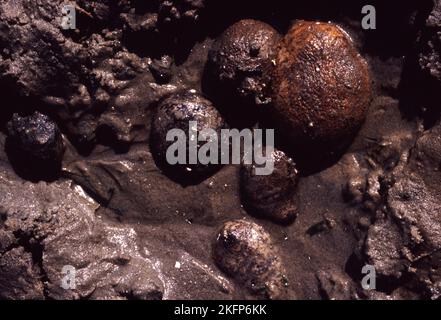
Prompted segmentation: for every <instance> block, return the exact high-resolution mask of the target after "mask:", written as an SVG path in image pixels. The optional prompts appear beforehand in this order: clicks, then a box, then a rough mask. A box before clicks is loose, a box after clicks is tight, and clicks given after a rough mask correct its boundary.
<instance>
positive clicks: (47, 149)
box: [7, 112, 64, 180]
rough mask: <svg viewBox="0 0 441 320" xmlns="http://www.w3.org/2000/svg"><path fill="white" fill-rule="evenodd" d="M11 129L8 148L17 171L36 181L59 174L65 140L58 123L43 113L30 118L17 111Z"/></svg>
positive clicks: (10, 124)
mask: <svg viewBox="0 0 441 320" xmlns="http://www.w3.org/2000/svg"><path fill="white" fill-rule="evenodd" d="M7 129H8V133H9V137H8V141H7V143H8V145H7V149H8V151H9V156H10V158H11V160H12V161H11V162H12V163H14V164H15V165H16V170H18V171H19V172H22V174H24V175H25V176H27V177H32V176H33V177H32V178H34V179H36V180H38V179H44V178H50V177H56V176H57V174H58V173H59V171H60V168H61V160H62V158H63V153H64V143H63V138H62V135H61V133H60V130H59V128H58V126H57V124H56V123H55V122H53V121H52V120H51V119H50V118H49V117H48V116H46V115H43V114H41V113H39V112H35V113H34V114H33V115H31V116H29V117H20V116H19V115H18V114H14V116H13V117H12V120H11V121H10V122H8V125H7Z"/></svg>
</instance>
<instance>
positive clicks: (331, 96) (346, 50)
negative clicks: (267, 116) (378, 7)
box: [273, 21, 371, 149]
mask: <svg viewBox="0 0 441 320" xmlns="http://www.w3.org/2000/svg"><path fill="white" fill-rule="evenodd" d="M275 62H276V68H275V72H274V77H273V91H274V96H273V98H274V109H273V111H274V113H275V117H276V119H277V121H276V123H277V127H278V129H279V132H280V133H281V134H283V135H285V136H286V137H288V138H289V140H290V144H291V145H295V146H302V147H305V146H306V147H307V148H310V147H314V146H320V147H324V148H325V149H328V148H329V149H338V148H339V147H340V146H341V145H342V144H346V143H347V141H348V138H349V137H351V136H352V135H353V134H354V133H355V132H356V131H357V129H358V128H359V127H360V125H361V124H362V122H363V120H364V118H365V114H366V111H367V108H368V105H369V102H370V99H371V79H370V74H369V69H368V65H367V63H366V61H365V60H364V59H363V58H362V57H361V56H360V54H359V53H358V51H357V49H356V47H355V46H354V44H353V42H352V40H351V38H350V37H349V35H347V34H346V32H345V31H343V29H341V28H340V27H338V26H337V25H334V24H331V23H321V22H307V21H300V22H297V23H296V24H295V25H294V26H293V27H292V28H291V29H290V30H289V32H288V33H287V35H286V36H285V37H284V39H283V40H282V42H281V45H280V50H279V52H278V54H277V58H276V61H275Z"/></svg>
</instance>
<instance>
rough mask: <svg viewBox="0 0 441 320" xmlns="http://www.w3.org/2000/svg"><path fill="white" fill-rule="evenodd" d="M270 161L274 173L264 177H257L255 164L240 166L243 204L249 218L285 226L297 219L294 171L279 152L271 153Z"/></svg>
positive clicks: (292, 164) (290, 160)
mask: <svg viewBox="0 0 441 320" xmlns="http://www.w3.org/2000/svg"><path fill="white" fill-rule="evenodd" d="M271 158H272V161H274V171H273V173H272V174H271V175H268V176H265V175H257V174H256V167H255V165H243V166H242V169H241V191H242V198H243V203H244V204H245V207H246V208H247V211H248V212H249V213H250V214H251V215H255V216H257V217H260V218H265V219H268V220H271V221H274V222H277V223H282V224H285V223H289V222H292V221H294V219H295V217H296V216H297V208H296V204H295V199H294V195H295V191H296V186H297V180H298V171H297V169H296V167H295V164H294V161H293V160H292V159H290V158H289V157H287V156H286V155H285V154H284V153H283V152H282V151H278V150H276V151H274V152H273V153H272V154H271Z"/></svg>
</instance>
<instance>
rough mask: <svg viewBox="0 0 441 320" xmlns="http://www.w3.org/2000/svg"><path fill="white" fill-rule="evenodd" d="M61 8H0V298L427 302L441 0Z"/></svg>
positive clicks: (439, 233) (170, 1)
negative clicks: (199, 160) (229, 160)
mask: <svg viewBox="0 0 441 320" xmlns="http://www.w3.org/2000/svg"><path fill="white" fill-rule="evenodd" d="M63 2H64V1H62V0H55V1H54V0H51V1H49V0H30V1H24V0H16V1H3V0H2V1H0V94H1V97H2V99H1V100H0V298H1V299H205V300H206V299H226V300H228V299H354V300H355V299H362V300H364V299H441V272H440V270H441V265H440V261H441V260H440V259H441V254H440V253H441V216H440V215H441V200H440V199H441V198H440V196H441V187H440V186H441V183H440V182H441V173H440V172H441V171H440V169H441V166H440V164H441V124H440V115H441V111H440V110H441V109H440V107H439V103H438V102H439V95H440V92H441V90H440V89H441V61H440V57H441V49H440V48H441V46H440V41H441V40H440V34H441V18H440V17H441V1H439V0H424V1H404V2H403V1H398V0H391V1H380V0H378V1H377V0H373V1H370V4H371V5H374V6H375V8H376V12H377V29H375V30H364V29H363V28H362V26H361V21H362V18H363V15H362V14H361V8H362V7H363V6H364V5H365V3H364V1H358V0H347V1H346V0H336V1H332V2H330V1H325V0H308V1H303V0H301V1H296V2H295V4H293V3H292V1H281V0H275V1H271V2H267V1H266V2H256V1H248V0H246V1H241V2H240V4H239V3H236V4H234V5H225V3H224V2H222V1H208V0H187V1H177V0H176V1H175V0H167V1H165V0H155V1H148V2H144V1H138V0H121V1H111V0H106V1H82V0H80V1H76V13H77V25H76V27H77V28H76V29H75V30H64V29H62V28H61V27H60V24H61V18H62V4H63ZM189 120H198V122H199V124H200V125H201V126H202V127H201V129H202V128H212V129H214V131H217V130H219V129H221V128H224V127H226V128H227V127H228V128H238V129H243V128H263V129H265V128H269V129H275V142H276V149H275V151H274V155H275V156H276V162H275V170H274V172H273V175H270V176H255V175H254V174H253V172H254V171H253V165H223V166H215V167H209V168H207V167H206V166H198V165H196V166H194V167H191V168H190V169H191V170H187V169H186V167H185V166H184V167H181V168H180V169H179V168H178V169H176V170H170V168H167V166H164V163H161V161H162V162H164V153H165V152H166V149H167V141H166V140H164V139H165V137H164V136H165V135H166V131H167V130H169V129H171V128H172V127H174V126H176V127H177V128H178V129H184V131H185V129H186V128H187V127H188V126H186V121H189ZM182 168H184V171H182ZM183 172H185V174H184V173H183ZM366 265H370V266H373V267H374V268H375V270H376V276H377V277H376V288H375V290H365V289H364V288H363V287H362V279H363V277H364V276H365V275H364V274H363V273H362V268H363V267H364V266H366ZM69 270H70V271H69ZM72 271H73V273H74V275H75V277H74V279H73V278H69V275H72V273H70V272H72ZM66 277H67V278H66ZM67 280H72V281H73V282H70V281H67Z"/></svg>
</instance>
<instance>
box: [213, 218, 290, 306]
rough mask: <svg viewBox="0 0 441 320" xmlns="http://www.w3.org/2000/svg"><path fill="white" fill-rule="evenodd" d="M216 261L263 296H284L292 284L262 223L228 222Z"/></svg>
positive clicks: (216, 249)
mask: <svg viewBox="0 0 441 320" xmlns="http://www.w3.org/2000/svg"><path fill="white" fill-rule="evenodd" d="M213 255H214V260H215V262H216V264H217V265H218V266H219V267H220V268H221V269H222V270H223V271H224V272H226V273H227V274H229V275H230V276H232V277H234V278H235V279H236V280H237V281H238V282H239V283H241V284H242V285H245V286H246V287H247V288H248V289H249V290H250V292H251V293H252V294H253V295H255V296H257V297H260V298H265V299H281V298H283V297H284V296H285V295H286V286H287V284H288V282H287V278H286V276H285V269H284V267H283V265H282V261H281V259H280V257H279V256H278V254H277V250H276V248H275V246H274V245H273V243H272V240H271V238H270V235H269V234H268V233H267V232H266V231H265V230H264V229H263V228H262V227H261V226H259V225H258V224H256V223H253V222H250V221H246V220H235V221H229V222H227V223H225V224H224V226H223V227H222V229H221V230H220V232H219V234H218V236H217V239H216V242H215V244H214V250H213Z"/></svg>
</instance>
